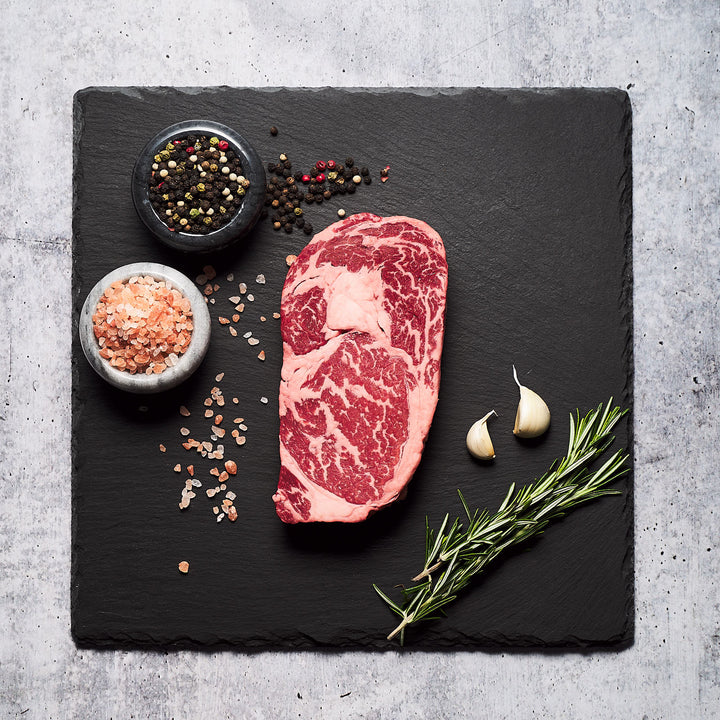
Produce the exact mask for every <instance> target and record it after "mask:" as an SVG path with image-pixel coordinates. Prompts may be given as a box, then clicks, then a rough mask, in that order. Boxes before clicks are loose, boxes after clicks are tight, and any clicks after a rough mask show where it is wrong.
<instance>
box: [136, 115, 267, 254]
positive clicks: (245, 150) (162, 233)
mask: <svg viewBox="0 0 720 720" xmlns="http://www.w3.org/2000/svg"><path fill="white" fill-rule="evenodd" d="M189 135H195V136H197V137H200V136H205V137H215V138H219V139H220V140H222V141H224V142H227V143H228V146H229V149H231V150H232V151H233V152H234V153H235V155H236V156H237V158H238V159H239V160H240V163H241V165H242V175H243V177H244V178H246V179H247V180H248V181H249V183H250V184H249V186H248V187H247V188H244V195H243V196H242V204H241V205H240V206H239V207H238V208H236V209H234V210H231V211H230V212H232V213H233V214H232V216H231V219H230V220H229V221H228V222H227V223H226V224H224V225H223V226H222V227H220V228H219V229H217V230H213V231H212V232H208V233H202V234H201V233H192V232H183V231H182V230H180V229H174V230H171V229H170V228H169V227H168V226H167V225H166V224H165V223H164V222H163V220H162V219H161V217H160V215H158V213H157V212H156V210H155V208H154V207H153V205H152V201H151V198H150V177H151V173H152V172H153V163H155V162H156V160H155V156H156V155H158V154H159V153H161V152H162V151H163V150H164V149H165V148H166V145H167V144H168V143H172V142H173V141H174V140H178V139H182V138H187V137H188V136H189ZM196 187H197V186H196ZM131 189H132V198H133V203H134V204H135V210H136V211H137V214H138V216H139V217H140V219H141V220H142V221H143V223H144V224H145V226H146V227H147V228H148V230H150V232H151V233H152V234H153V235H154V236H155V237H156V238H157V239H158V240H160V241H161V242H162V243H164V244H165V245H168V246H170V247H171V248H174V249H175V250H180V251H182V252H187V253H196V252H199V253H207V252H212V251H216V250H223V249H225V248H227V247H229V246H231V245H233V244H234V243H237V242H239V241H240V240H242V239H243V238H244V237H245V236H247V234H248V233H249V232H250V231H251V230H252V228H253V227H254V225H255V223H256V222H257V220H258V218H259V217H260V214H261V213H262V210H263V207H264V205H265V168H264V166H263V163H262V160H261V159H260V156H259V155H258V154H257V152H256V151H255V149H254V148H253V147H252V145H251V144H250V143H249V142H248V141H247V140H246V139H245V138H244V137H243V136H242V135H240V133H238V132H236V131H235V130H233V129H232V128H230V127H228V126H227V125H223V124H222V123H218V122H213V121H210V120H186V121H183V122H179V123H175V124H174V125H170V126H169V127H166V128H165V129H164V130H161V131H160V132H159V133H157V135H155V136H154V137H153V138H151V139H150V140H149V141H148V143H147V145H145V147H144V148H143V150H142V151H141V152H140V154H139V155H138V158H137V160H136V162H135V167H134V168H133V174H132V185H131ZM176 201H177V198H176V199H174V200H173V202H176ZM183 202H186V200H183ZM166 212H167V210H166Z"/></svg>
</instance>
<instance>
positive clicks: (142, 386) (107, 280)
mask: <svg viewBox="0 0 720 720" xmlns="http://www.w3.org/2000/svg"><path fill="white" fill-rule="evenodd" d="M147 276H150V277H152V278H154V279H155V280H158V281H164V282H165V284H166V285H167V286H168V287H172V288H175V289H177V290H178V291H179V292H180V293H182V294H183V295H184V296H185V297H186V298H187V299H188V300H189V301H190V309H191V312H192V321H193V330H192V335H191V338H190V342H189V344H188V346H187V349H186V351H185V352H184V353H182V354H179V355H178V359H177V362H176V363H175V364H174V365H173V366H172V367H166V368H165V369H164V370H163V371H162V372H160V373H152V374H150V375H147V374H146V373H145V372H136V373H134V374H131V373H130V372H128V371H127V370H120V369H118V368H117V367H113V366H112V365H111V364H110V361H109V360H107V359H105V358H104V357H102V356H101V355H100V351H101V347H100V344H99V341H98V339H97V338H96V336H95V331H94V328H93V315H94V314H95V312H96V308H97V305H98V302H99V301H100V298H101V297H102V296H103V294H104V292H105V290H106V289H107V288H109V287H110V285H111V284H112V283H114V282H117V281H121V282H125V281H127V280H129V279H130V278H133V277H147ZM78 333H79V336H80V344H81V346H82V349H83V353H84V354H85V357H86V358H87V360H88V362H89V363H90V365H91V367H92V368H93V370H95V372H96V373H97V374H98V375H99V376H100V377H101V378H103V379H104V380H106V381H107V382H109V383H110V384H111V385H113V386H115V387H116V388H120V389H121V390H126V391H128V392H133V393H144V394H148V393H157V392H161V391H163V390H169V389H170V388H173V387H175V386H177V385H179V384H180V383H182V382H183V381H184V380H187V378H189V377H190V376H191V375H192V374H193V373H194V372H195V371H196V370H197V369H198V367H199V366H200V363H201V362H202V361H203V358H204V357H205V354H206V353H207V350H208V347H209V345H210V313H209V312H208V308H207V304H206V303H205V298H204V297H203V295H202V293H201V292H200V291H199V290H198V288H197V287H196V286H195V283H194V282H193V281H192V280H190V278H188V277H186V276H185V275H183V274H182V273H181V272H178V271H177V270H175V269H174V268H171V267H168V266H167V265H160V264H158V263H150V262H140V263H132V264H131V265H123V266H122V267H119V268H117V269H116V270H113V271H112V272H110V273H108V274H107V275H105V277H103V278H102V279H101V280H99V281H98V282H97V284H96V285H95V286H94V287H93V289H92V290H91V291H90V293H89V294H88V296H87V298H86V299H85V302H84V304H83V306H82V310H81V311H80V318H79V321H78Z"/></svg>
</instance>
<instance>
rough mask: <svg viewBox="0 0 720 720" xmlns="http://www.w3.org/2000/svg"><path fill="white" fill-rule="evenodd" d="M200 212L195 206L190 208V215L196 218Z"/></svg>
mask: <svg viewBox="0 0 720 720" xmlns="http://www.w3.org/2000/svg"><path fill="white" fill-rule="evenodd" d="M199 214H200V211H199V210H198V209H197V208H192V209H191V210H190V217H191V218H196V217H197V216H198V215H199Z"/></svg>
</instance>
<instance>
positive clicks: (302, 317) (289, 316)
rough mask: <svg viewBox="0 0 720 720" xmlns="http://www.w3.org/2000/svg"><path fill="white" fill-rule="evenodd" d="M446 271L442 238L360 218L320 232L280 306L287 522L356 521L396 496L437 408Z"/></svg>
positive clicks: (281, 510)
mask: <svg viewBox="0 0 720 720" xmlns="http://www.w3.org/2000/svg"><path fill="white" fill-rule="evenodd" d="M446 291H447V262H446V260H445V248H444V246H443V243H442V239H441V238H440V236H439V235H438V234H437V233H436V232H435V231H434V230H433V229H432V228H431V227H430V226H429V225H427V224H426V223H424V222H421V221H420V220H414V219H412V218H407V217H388V218H382V217H378V216H377V215H371V214H369V213H363V214H359V215H353V216H351V217H349V218H347V219H345V220H343V221H341V222H337V223H335V224H333V225H330V227H328V228H326V229H325V230H323V231H322V232H320V233H318V234H317V235H316V236H315V237H314V238H313V239H312V241H311V242H310V243H309V244H308V245H307V246H306V247H305V249H304V250H303V251H302V252H301V253H300V255H299V256H298V258H297V260H295V262H294V263H293V264H292V266H291V267H290V270H289V272H288V275H287V278H286V280H285V285H284V287H283V292H282V304H281V328H282V338H283V367H282V379H281V382H280V460H281V464H282V467H281V470H280V478H279V482H278V489H277V492H276V493H275V495H274V496H273V500H274V501H275V507H276V510H277V514H278V515H279V517H280V518H281V519H282V520H283V521H284V522H286V523H298V522H317V521H319V522H359V521H360V520H364V519H365V518H366V517H367V516H368V515H369V514H370V513H372V512H374V511H375V510H377V509H378V508H380V507H382V506H384V505H387V504H388V503H391V502H392V501H393V500H395V499H396V498H397V497H398V496H399V495H400V494H401V493H402V492H403V490H404V488H405V486H406V485H407V483H408V482H409V481H410V478H411V477H412V475H413V473H414V472H415V468H416V467H417V465H418V463H419V462H420V455H421V453H422V450H423V446H424V444H425V438H426V436H427V433H428V430H429V429H430V423H431V422H432V417H433V413H434V412H435V406H436V404H437V398H438V389H439V385H440V355H441V353H442V342H443V332H444V322H445V295H446Z"/></svg>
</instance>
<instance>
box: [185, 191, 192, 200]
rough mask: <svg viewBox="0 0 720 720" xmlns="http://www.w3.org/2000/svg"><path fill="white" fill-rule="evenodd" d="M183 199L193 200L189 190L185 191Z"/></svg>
mask: <svg viewBox="0 0 720 720" xmlns="http://www.w3.org/2000/svg"><path fill="white" fill-rule="evenodd" d="M185 199H186V200H193V194H192V193H190V192H186V193H185Z"/></svg>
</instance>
